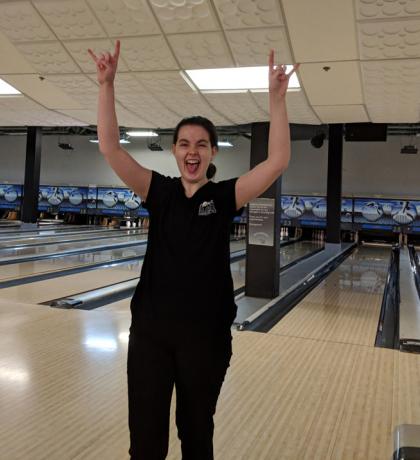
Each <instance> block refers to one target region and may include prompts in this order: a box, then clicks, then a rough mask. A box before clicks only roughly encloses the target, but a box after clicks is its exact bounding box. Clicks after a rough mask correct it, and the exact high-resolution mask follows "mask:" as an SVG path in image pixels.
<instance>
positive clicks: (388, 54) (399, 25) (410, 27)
mask: <svg viewBox="0 0 420 460" xmlns="http://www.w3.org/2000/svg"><path fill="white" fill-rule="evenodd" d="M358 31H359V48H360V57H361V59H365V60H373V59H399V58H416V57H420V20H400V21H395V20H394V21H385V22H384V21H380V22H363V23H361V24H359V25H358Z"/></svg>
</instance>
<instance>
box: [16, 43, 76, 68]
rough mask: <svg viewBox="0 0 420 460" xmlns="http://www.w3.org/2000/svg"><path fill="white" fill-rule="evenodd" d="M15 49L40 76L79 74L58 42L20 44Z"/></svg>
mask: <svg viewBox="0 0 420 460" xmlns="http://www.w3.org/2000/svg"><path fill="white" fill-rule="evenodd" d="M16 47H17V49H18V50H19V51H20V52H21V53H22V55H23V56H24V57H25V59H27V60H28V61H29V62H30V63H31V64H32V66H33V67H34V69H35V70H36V71H37V72H39V73H41V74H50V73H79V72H80V69H79V67H78V66H77V65H76V64H75V62H74V61H73V59H72V58H71V57H70V56H69V54H68V53H67V51H66V50H65V48H64V47H63V46H62V45H61V44H60V42H58V41H56V42H42V43H21V44H16Z"/></svg>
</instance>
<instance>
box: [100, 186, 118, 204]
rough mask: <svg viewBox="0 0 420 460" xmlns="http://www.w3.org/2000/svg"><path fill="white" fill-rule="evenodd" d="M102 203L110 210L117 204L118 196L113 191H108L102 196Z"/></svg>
mask: <svg viewBox="0 0 420 460" xmlns="http://www.w3.org/2000/svg"><path fill="white" fill-rule="evenodd" d="M102 202H103V204H104V205H105V206H106V207H107V208H112V207H114V206H115V205H116V204H117V203H118V196H117V194H116V193H115V192H114V191H113V190H108V191H107V192H105V193H104V194H103V196H102Z"/></svg>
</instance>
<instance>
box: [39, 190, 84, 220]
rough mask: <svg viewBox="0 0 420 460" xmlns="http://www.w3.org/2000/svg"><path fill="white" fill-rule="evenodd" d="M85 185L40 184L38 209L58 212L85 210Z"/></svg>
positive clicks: (79, 211)
mask: <svg viewBox="0 0 420 460" xmlns="http://www.w3.org/2000/svg"><path fill="white" fill-rule="evenodd" d="M87 195H88V189H87V187H70V186H68V187H64V186H60V187H58V186H52V185H40V187H39V193H38V210H39V211H54V210H57V211H59V212H75V213H81V214H84V213H85V212H86V202H87Z"/></svg>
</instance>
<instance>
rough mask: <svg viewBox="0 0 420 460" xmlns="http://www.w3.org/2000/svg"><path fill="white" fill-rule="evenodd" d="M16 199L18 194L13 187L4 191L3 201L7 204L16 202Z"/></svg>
mask: <svg viewBox="0 0 420 460" xmlns="http://www.w3.org/2000/svg"><path fill="white" fill-rule="evenodd" d="M17 197H18V192H17V191H16V190H15V189H14V188H13V187H10V188H7V189H6V190H5V191H4V199H5V200H6V201H7V202H9V203H12V202H13V201H16V199H17Z"/></svg>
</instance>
